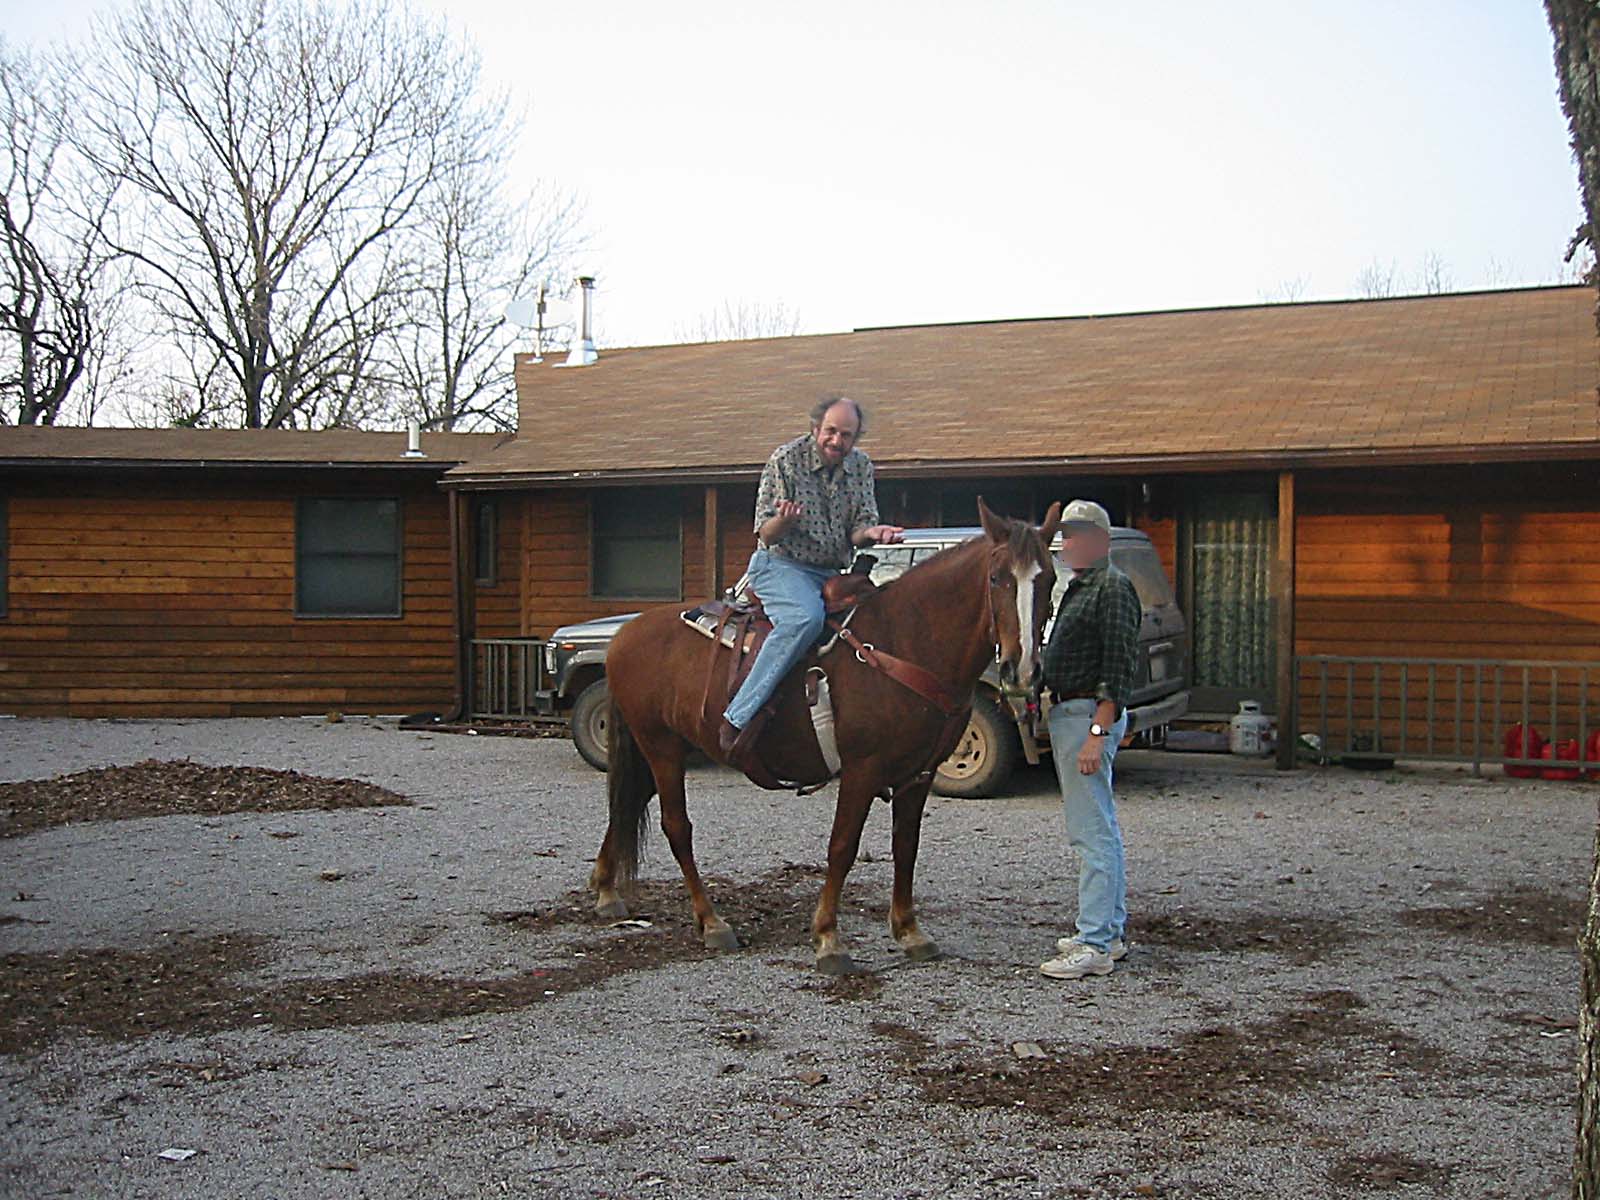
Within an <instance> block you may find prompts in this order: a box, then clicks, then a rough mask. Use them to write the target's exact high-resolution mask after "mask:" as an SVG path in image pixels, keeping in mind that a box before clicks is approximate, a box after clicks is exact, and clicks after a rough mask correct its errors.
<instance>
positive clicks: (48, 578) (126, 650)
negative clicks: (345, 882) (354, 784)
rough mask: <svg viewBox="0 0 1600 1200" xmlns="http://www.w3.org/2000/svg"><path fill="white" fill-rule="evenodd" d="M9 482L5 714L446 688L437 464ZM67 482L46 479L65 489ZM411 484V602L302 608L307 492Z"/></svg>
mask: <svg viewBox="0 0 1600 1200" xmlns="http://www.w3.org/2000/svg"><path fill="white" fill-rule="evenodd" d="M24 486H25V485H19V486H18V487H17V488H16V489H15V490H13V491H12V492H11V494H10V495H9V496H8V498H7V507H8V510H9V517H10V521H9V525H10V531H9V532H10V608H9V611H8V613H7V615H6V616H5V617H3V618H0V712H7V713H16V714H18V715H39V716H51V715H71V716H125V717H131V716H234V715H272V714H304V713H317V712H326V711H329V710H335V709H337V710H340V711H346V712H385V713H395V712H412V711H417V710H420V709H426V708H434V709H438V708H441V707H445V706H447V705H448V702H449V699H450V696H451V695H452V690H453V683H454V680H453V667H452V662H453V660H452V646H453V638H452V632H453V631H452V628H451V618H450V563H449V531H448V528H447V517H446V505H445V499H444V496H443V495H442V494H441V493H439V492H438V491H437V490H436V489H435V488H434V487H433V486H432V481H431V480H429V481H428V483H427V484H426V485H422V484H420V483H412V484H411V485H410V486H409V487H407V488H405V490H402V487H403V485H401V484H400V483H399V482H398V481H396V483H395V485H394V486H391V487H384V486H382V485H378V486H376V487H375V486H373V484H371V483H367V484H364V485H361V486H360V490H359V491H357V490H353V489H351V488H347V487H342V486H339V485H337V484H331V483H322V482H316V483H312V484H308V485H306V486H304V487H300V488H298V489H297V488H286V487H279V488H276V489H273V488H270V487H268V486H264V485H261V484H256V485H253V486H251V487H248V488H246V487H243V486H240V485H232V486H221V485H215V486H212V485H205V484H191V485H189V486H183V487H181V488H180V487H178V486H174V485H156V484H142V485H130V486H129V487H127V488H125V489H121V490H115V489H112V488H109V487H107V486H105V485H104V484H103V483H102V484H97V486H96V489H95V490H97V491H98V492H99V493H100V494H85V492H87V491H89V490H90V489H88V488H84V487H78V486H74V487H73V488H72V491H73V492H74V493H75V494H74V495H72V496H64V495H60V494H47V492H46V489H45V488H43V487H40V488H39V489H38V494H31V495H30V494H27V493H26V491H24V490H23V487H24ZM62 490H63V489H62V488H61V487H59V486H57V487H55V488H53V489H50V491H52V492H55V493H59V492H60V491H62ZM297 491H298V493H299V494H306V495H316V496H333V495H357V494H365V495H399V496H401V497H402V528H403V530H404V545H403V552H402V553H403V557H402V563H403V571H404V579H403V592H402V596H403V600H402V604H403V614H404V615H403V616H402V617H400V618H387V619H386V618H367V619H343V618H297V617H296V616H295V613H294V604H295V598H294V583H295V578H294V576H295V558H294V555H295V502H296V493H297Z"/></svg>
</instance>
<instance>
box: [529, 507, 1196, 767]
mask: <svg viewBox="0 0 1600 1200" xmlns="http://www.w3.org/2000/svg"><path fill="white" fill-rule="evenodd" d="M981 532H982V531H981V530H979V529H977V528H970V529H968V528H954V529H952V528H946V529H908V530H906V533H905V540H904V541H903V542H901V543H899V544H897V545H893V546H875V547H873V548H872V550H871V551H870V556H871V557H872V558H873V559H874V560H876V561H875V563H874V565H873V567H872V570H871V577H872V580H873V582H875V583H879V584H883V583H887V582H888V581H889V580H891V579H894V578H896V577H897V576H899V575H901V574H903V573H904V572H905V571H906V570H907V569H908V568H910V567H911V566H913V565H914V564H915V563H917V562H920V561H921V560H922V559H924V558H927V557H930V556H932V555H934V554H937V553H938V552H939V551H941V550H944V549H946V548H947V547H950V546H953V545H956V544H957V543H959V542H963V541H966V540H967V539H968V538H972V537H976V536H978V535H979V534H980V533H981ZM1111 561H1112V562H1114V563H1115V564H1116V565H1117V566H1118V567H1120V568H1121V569H1122V570H1123V571H1124V572H1125V573H1126V574H1127V575H1128V577H1129V578H1130V579H1131V580H1132V581H1133V585H1134V588H1135V590H1137V591H1138V593H1139V599H1140V601H1141V604H1142V606H1143V609H1144V618H1143V623H1142V625H1141V626H1140V630H1139V665H1138V673H1137V675H1136V676H1135V681H1134V690H1133V696H1132V702H1131V703H1130V704H1129V706H1128V733H1129V735H1130V737H1131V738H1132V740H1133V744H1135V745H1144V746H1159V745H1161V744H1162V743H1163V742H1164V741H1165V739H1166V731H1167V727H1168V725H1169V724H1170V723H1171V722H1173V721H1175V720H1177V719H1178V718H1180V717H1182V716H1183V715H1184V714H1185V713H1186V712H1188V710H1189V691H1188V666H1189V633H1188V628H1187V626H1186V625H1185V623H1184V619H1183V614H1182V613H1181V612H1180V611H1179V610H1178V606H1177V603H1176V601H1175V599H1174V597H1173V592H1172V585H1171V584H1170V583H1169V582H1168V580H1167V577H1166V573H1165V572H1164V571H1163V570H1162V568H1161V559H1160V558H1159V556H1158V555H1157V554H1156V551H1155V547H1154V546H1152V545H1151V544H1150V539H1149V538H1148V537H1146V536H1145V535H1144V534H1143V533H1141V532H1139V531H1138V530H1136V529H1124V528H1116V529H1113V530H1112V532H1111ZM1056 569H1057V580H1056V588H1057V595H1058V596H1059V594H1060V591H1062V590H1064V589H1065V587H1066V581H1067V579H1068V577H1069V576H1070V570H1069V569H1068V568H1067V567H1065V566H1063V565H1062V564H1061V563H1060V562H1059V561H1058V562H1057V564H1056ZM636 616H638V614H637V613H625V614H623V615H620V616H614V617H601V618H599V619H598V620H593V621H584V622H581V623H579V624H576V625H564V626H562V627H561V628H560V629H557V630H556V631H555V632H554V633H553V634H551V635H550V637H549V639H548V640H547V641H546V642H545V644H544V650H543V653H544V675H545V678H546V679H547V680H550V681H551V686H550V687H548V688H546V689H543V690H541V691H540V692H538V693H537V694H536V696H535V704H536V706H537V708H538V709H539V711H541V712H543V713H545V714H546V715H561V714H563V713H565V714H568V715H569V716H570V721H571V727H572V740H573V744H574V745H575V746H576V747H577V749H578V753H579V754H581V755H582V756H583V758H584V760H585V761H586V762H588V763H589V764H590V765H591V766H593V767H595V768H596V769H598V770H602V771H603V770H605V766H606V718H607V711H608V708H609V704H608V700H609V696H608V694H607V692H606V684H605V661H606V648H607V646H609V645H610V643H611V639H612V637H613V636H615V634H616V632H617V630H618V629H619V628H620V627H621V626H622V625H623V624H625V623H626V622H628V621H631V620H632V619H633V618H634V617H636ZM1046 634H1047V636H1048V629H1047V630H1046ZM1024 738H1028V739H1030V740H1031V741H1032V742H1033V743H1034V745H1035V746H1037V748H1038V749H1039V750H1040V751H1041V752H1047V751H1048V748H1049V747H1048V731H1047V729H1046V726H1045V723H1044V720H1043V718H1042V716H1038V717H1030V716H1028V714H1026V713H1022V714H1019V713H1017V712H1016V711H1014V710H1013V708H1012V706H1011V705H1010V704H1009V703H1008V702H1007V700H1006V699H1005V697H1004V696H1003V694H1002V691H1001V688H1000V680H999V677H998V674H997V672H996V671H995V670H994V668H992V667H991V668H990V670H989V671H988V672H987V673H985V675H984V677H983V679H982V680H981V681H980V682H979V685H978V698H977V701H976V702H975V703H974V705H973V708H972V720H971V722H970V723H969V724H968V726H967V729H966V732H965V733H964V734H963V735H962V738H961V742H960V744H959V745H957V747H956V750H955V753H953V754H952V755H951V756H950V757H949V758H948V759H946V760H945V761H944V762H943V763H942V764H941V765H940V767H939V770H938V771H937V773H936V774H935V776H934V782H933V787H934V790H935V791H936V792H939V793H940V794H942V795H947V796H971V797H984V796H995V795H999V794H1001V793H1002V792H1003V791H1004V790H1005V786H1006V782H1007V780H1009V779H1010V777H1011V774H1012V772H1013V771H1014V770H1015V769H1016V766H1017V762H1018V760H1019V758H1021V757H1022V756H1023V755H1024V753H1025V749H1024Z"/></svg>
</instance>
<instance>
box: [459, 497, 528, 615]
mask: <svg viewBox="0 0 1600 1200" xmlns="http://www.w3.org/2000/svg"><path fill="white" fill-rule="evenodd" d="M483 495H487V496H488V497H489V498H491V499H492V500H493V501H494V504H495V526H496V540H497V545H496V547H495V581H494V583H493V584H491V585H485V584H479V583H475V582H473V583H471V587H472V590H473V593H474V597H473V599H474V603H473V613H474V615H475V617H476V623H475V625H474V626H473V636H475V637H481V638H506V637H522V636H527V635H526V633H525V630H524V628H523V605H522V564H523V561H524V555H525V553H526V549H525V547H524V545H523V530H524V529H525V528H526V512H527V508H528V502H527V498H526V497H524V496H522V495H520V494H517V493H511V492H504V493H498V494H497V493H494V492H489V493H479V494H477V495H476V496H471V494H469V496H471V498H479V497H481V496H483ZM475 528H476V526H474V529H475ZM469 582H470V581H469Z"/></svg>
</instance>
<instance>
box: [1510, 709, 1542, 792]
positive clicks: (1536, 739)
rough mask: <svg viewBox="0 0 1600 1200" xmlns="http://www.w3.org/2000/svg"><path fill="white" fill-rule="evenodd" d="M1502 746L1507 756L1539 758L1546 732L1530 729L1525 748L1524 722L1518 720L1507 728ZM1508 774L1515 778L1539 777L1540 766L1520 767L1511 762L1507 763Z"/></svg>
mask: <svg viewBox="0 0 1600 1200" xmlns="http://www.w3.org/2000/svg"><path fill="white" fill-rule="evenodd" d="M1502 747H1503V750H1504V753H1505V757H1507V758H1538V757H1539V756H1540V752H1541V751H1542V750H1543V749H1544V734H1542V733H1540V732H1539V731H1538V729H1536V728H1535V729H1530V730H1528V740H1527V746H1526V748H1524V746H1523V740H1522V722H1521V721H1518V722H1517V723H1516V724H1515V725H1513V726H1512V727H1511V728H1510V729H1508V730H1506V736H1505V741H1504V742H1503V743H1502ZM1506 774H1507V775H1509V776H1511V778H1513V779H1537V778H1539V768H1538V767H1519V766H1515V765H1513V764H1511V763H1507V764H1506Z"/></svg>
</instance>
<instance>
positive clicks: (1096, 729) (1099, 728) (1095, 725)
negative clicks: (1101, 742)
mask: <svg viewBox="0 0 1600 1200" xmlns="http://www.w3.org/2000/svg"><path fill="white" fill-rule="evenodd" d="M1110 732H1111V731H1110V730H1109V729H1107V728H1106V727H1105V726H1104V725H1102V724H1100V722H1099V721H1091V722H1090V723H1089V736H1090V737H1105V735H1106V734H1108V733H1110Z"/></svg>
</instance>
